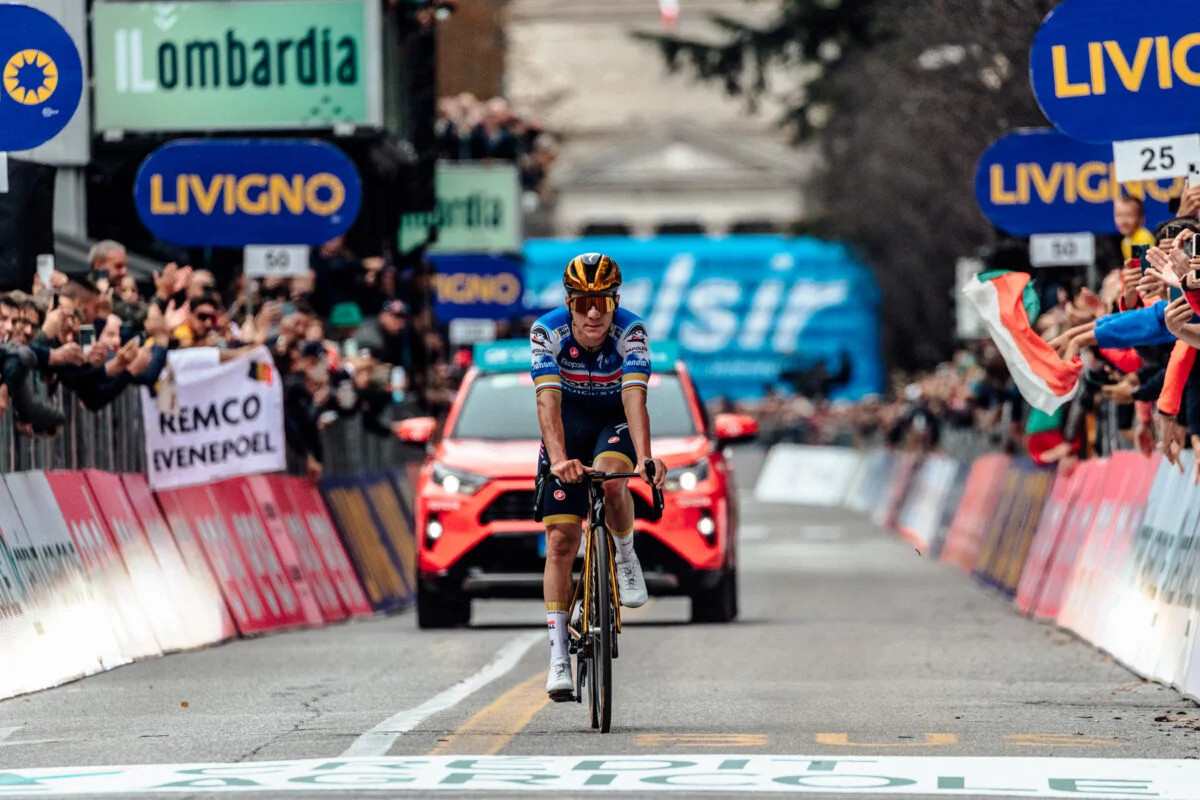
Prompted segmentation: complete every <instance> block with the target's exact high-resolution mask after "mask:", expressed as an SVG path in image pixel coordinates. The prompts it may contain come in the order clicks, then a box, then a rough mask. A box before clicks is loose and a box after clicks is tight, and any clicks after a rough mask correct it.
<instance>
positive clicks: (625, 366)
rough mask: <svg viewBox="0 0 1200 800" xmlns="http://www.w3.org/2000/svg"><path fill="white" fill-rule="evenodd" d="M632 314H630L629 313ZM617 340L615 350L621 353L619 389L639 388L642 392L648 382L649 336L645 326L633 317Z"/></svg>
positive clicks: (623, 390)
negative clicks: (632, 320)
mask: <svg viewBox="0 0 1200 800" xmlns="http://www.w3.org/2000/svg"><path fill="white" fill-rule="evenodd" d="M631 316H632V315H631ZM634 320H635V321H634V322H632V323H631V324H629V325H628V326H627V327H626V328H625V330H624V331H623V333H622V334H621V338H620V339H619V340H618V342H617V352H619V353H620V354H621V358H622V361H621V391H622V392H627V391H629V390H630V389H640V390H642V391H643V392H644V391H646V390H647V389H648V388H649V383H650V337H649V336H648V335H647V334H646V326H645V325H644V324H643V323H642V321H641V320H640V319H637V318H636V317H635V318H634Z"/></svg>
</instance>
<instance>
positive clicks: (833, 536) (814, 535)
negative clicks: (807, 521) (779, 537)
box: [800, 525, 846, 542]
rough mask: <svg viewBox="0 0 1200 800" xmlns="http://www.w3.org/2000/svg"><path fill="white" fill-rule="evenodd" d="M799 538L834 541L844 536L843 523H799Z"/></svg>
mask: <svg viewBox="0 0 1200 800" xmlns="http://www.w3.org/2000/svg"><path fill="white" fill-rule="evenodd" d="M800 538H801V539H807V540H808V541H810V542H836V541H837V540H839V539H845V538H846V526H845V525H801V526H800Z"/></svg>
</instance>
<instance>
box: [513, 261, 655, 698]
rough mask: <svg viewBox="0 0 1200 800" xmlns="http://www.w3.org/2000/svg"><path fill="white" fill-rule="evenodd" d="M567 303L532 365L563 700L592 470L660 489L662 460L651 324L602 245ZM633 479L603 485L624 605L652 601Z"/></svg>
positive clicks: (549, 600) (548, 579)
mask: <svg viewBox="0 0 1200 800" xmlns="http://www.w3.org/2000/svg"><path fill="white" fill-rule="evenodd" d="M563 288H564V289H566V291H567V302H566V304H565V306H564V307H563V308H559V309H556V310H554V311H551V312H549V313H547V314H545V315H543V316H542V317H541V318H539V319H538V320H537V322H535V323H534V324H533V327H532V329H531V330H530V333H529V338H530V344H531V347H532V350H533V363H532V368H531V371H532V373H533V382H534V386H535V389H536V392H537V414H538V423H539V425H540V426H541V429H542V446H541V451H540V453H539V456H538V459H539V464H538V472H539V474H541V473H542V471H543V470H544V469H545V466H546V465H548V466H549V470H550V473H551V474H552V475H553V480H550V481H548V482H547V484H546V486H545V492H544V496H543V498H542V522H543V523H544V524H545V526H546V568H545V572H544V574H543V577H542V592H543V595H544V597H545V600H546V625H547V627H548V628H549V631H550V674H549V677H548V678H547V679H546V691H547V692H548V693H549V694H550V697H551V698H553V699H554V700H557V701H567V700H571V699H573V695H574V681H573V679H572V676H571V661H570V655H569V653H568V650H567V613H568V609H567V603H568V602H569V598H570V595H571V577H572V571H573V567H574V563H575V556H576V553H577V552H578V550H579V541H580V536H581V534H582V532H583V527H582V522H583V520H584V519H585V518H586V517H587V513H588V509H587V486H586V485H585V484H584V483H583V482H582V481H583V477H584V475H585V474H586V473H587V472H591V471H599V472H632V471H634V470H636V471H637V473H638V474H639V475H641V477H642V478H643V479H645V478H646V466H645V462H646V461H647V460H650V461H652V463H653V464H654V479H653V483H654V484H655V485H656V486H658V487H660V488H661V487H662V484H663V481H664V479H665V478H666V468H665V467H664V465H663V462H662V461H661V460H659V459H657V458H654V457H653V456H652V455H651V452H650V416H649V414H648V413H647V412H646V391H647V386H648V382H649V378H650V343H649V341H648V338H647V335H646V325H645V323H643V322H642V320H641V319H640V318H639V317H638V316H637V315H636V314H634V313H632V312H630V311H627V310H626V309H624V308H619V307H618V301H619V291H620V288H621V270H620V268H619V267H618V266H617V262H615V261H613V260H612V259H611V258H609V257H608V256H606V255H603V254H601V253H584V254H583V255H579V256H576V257H575V258H573V259H571V261H570V263H569V264H567V268H566V271H565V272H564V273H563ZM626 484H627V481H625V480H610V481H605V483H604V515H605V521H606V525H607V527H608V529H609V532H610V533H611V534H612V537H613V541H614V544H615V548H614V549H615V551H616V556H615V558H614V559H613V562H614V565H615V568H616V574H617V586H618V592H619V594H620V598H621V605H623V606H627V607H629V608H637V607H638V606H640V605H643V604H644V603H645V602H646V581H645V579H644V578H643V577H642V567H641V564H639V563H638V559H637V554H636V553H634V551H633V497H632V496H631V495H630V493H629V488H628V486H627V485H626Z"/></svg>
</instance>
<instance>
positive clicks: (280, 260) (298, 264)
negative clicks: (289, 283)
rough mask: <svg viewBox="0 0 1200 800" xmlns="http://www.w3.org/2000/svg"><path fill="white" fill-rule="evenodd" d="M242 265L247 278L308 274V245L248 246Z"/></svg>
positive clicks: (243, 255) (244, 251) (288, 276)
mask: <svg viewBox="0 0 1200 800" xmlns="http://www.w3.org/2000/svg"><path fill="white" fill-rule="evenodd" d="M242 264H243V266H244V267H245V270H246V277H247V278H290V277H296V276H301V275H307V274H308V246H307V245H302V244H300V245H295V244H285V245H259V244H251V245H246V248H245V250H243V252H242Z"/></svg>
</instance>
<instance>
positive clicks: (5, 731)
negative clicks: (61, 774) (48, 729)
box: [0, 725, 67, 747]
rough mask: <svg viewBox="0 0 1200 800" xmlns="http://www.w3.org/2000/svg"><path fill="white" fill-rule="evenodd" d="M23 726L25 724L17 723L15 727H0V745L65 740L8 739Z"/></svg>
mask: <svg viewBox="0 0 1200 800" xmlns="http://www.w3.org/2000/svg"><path fill="white" fill-rule="evenodd" d="M23 727H25V726H24V725H18V726H17V727H15V728H0V747H20V746H21V745H26V744H46V743H48V742H65V741H67V740H66V739H22V740H21V741H19V742H10V741H8V739H9V737H10V736H12V735H13V734H14V733H16V732H17V731H19V730H21V728H23Z"/></svg>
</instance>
